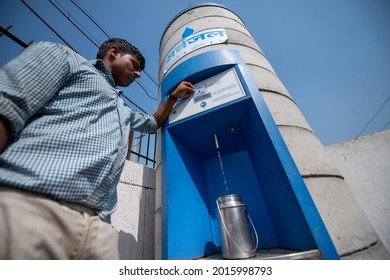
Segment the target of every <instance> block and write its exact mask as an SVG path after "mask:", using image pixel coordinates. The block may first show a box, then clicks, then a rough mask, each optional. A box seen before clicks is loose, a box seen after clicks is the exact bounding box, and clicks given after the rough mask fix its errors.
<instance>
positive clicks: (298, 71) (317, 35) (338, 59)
mask: <svg viewBox="0 0 390 280" xmlns="http://www.w3.org/2000/svg"><path fill="white" fill-rule="evenodd" d="M24 1H25V2H27V3H28V4H29V5H30V6H31V7H32V8H33V9H34V10H35V11H36V12H37V13H38V14H39V15H40V16H41V17H42V18H44V19H45V20H46V21H47V22H48V23H49V24H50V25H51V26H52V27H53V28H54V29H56V30H57V31H58V32H59V33H60V34H61V36H62V37H64V38H65V40H66V41H67V42H68V43H70V44H71V45H72V46H73V47H74V48H75V49H77V51H78V52H79V53H80V54H81V55H83V56H84V57H86V58H87V59H94V57H95V54H96V51H97V47H96V46H95V45H94V44H92V43H91V42H90V41H89V40H88V39H86V38H85V37H84V35H83V34H82V33H81V32H80V31H78V30H77V29H76V28H75V27H74V26H73V25H72V24H71V23H69V21H68V20H67V19H66V18H65V17H64V16H63V15H62V14H61V13H60V12H59V11H58V10H57V9H56V8H55V7H54V6H53V5H52V4H51V3H50V2H49V1H48V0H24ZM52 2H53V3H55V4H56V5H57V6H59V5H61V6H62V7H64V8H65V9H66V12H65V13H66V14H68V13H70V14H71V16H72V18H71V19H72V20H73V21H77V22H79V23H81V24H82V26H83V27H84V28H85V29H86V30H87V32H89V33H90V34H91V35H93V37H94V38H95V39H96V40H95V39H94V40H95V41H96V43H97V44H98V45H100V44H101V43H102V42H103V41H104V40H106V38H107V37H106V35H105V34H103V32H101V31H100V30H99V29H98V28H97V27H96V25H94V24H93V23H92V21H91V20H90V19H89V18H88V17H86V16H85V15H84V14H83V13H81V12H80V10H79V9H78V8H77V7H76V6H75V5H74V4H73V3H72V2H71V1H70V0H52ZM205 2H208V1H197V0H191V1H185V0H164V1H160V0H142V1H133V0H110V1H102V0H95V1H92V0H77V1H76V3H78V4H80V5H81V6H82V7H83V8H85V9H86V10H87V12H88V13H89V14H90V15H92V17H93V19H94V20H95V21H97V22H98V23H99V24H100V25H101V26H102V27H103V28H104V29H105V31H106V32H107V33H108V34H109V35H110V36H113V37H122V38H124V39H126V40H128V41H129V42H132V43H133V44H134V45H136V46H137V47H138V48H140V49H141V51H142V52H143V53H144V55H145V57H146V58H147V64H146V71H147V72H148V73H149V74H150V75H151V76H152V77H153V78H154V80H157V74H158V73H157V71H158V61H159V43H160V39H161V36H162V33H163V32H164V29H165V28H166V26H167V24H168V23H169V21H170V20H171V19H172V18H173V17H174V16H176V15H177V14H178V13H179V12H180V11H182V10H183V9H185V8H188V7H189V6H194V5H197V4H201V3H205ZM214 2H215V3H218V4H222V5H225V6H226V7H228V8H230V9H231V10H232V11H234V12H235V13H236V14H237V15H238V16H239V17H240V18H241V19H242V20H243V21H244V23H245V24H246V26H247V28H248V30H249V31H250V32H251V34H252V35H253V37H254V38H255V40H256V41H257V43H258V44H259V46H260V48H261V49H262V50H263V52H264V53H265V55H266V57H267V58H268V60H269V61H270V63H271V65H272V66H273V68H274V69H275V71H276V72H277V74H278V76H279V78H280V79H281V81H282V82H283V84H284V85H285V86H286V88H287V89H288V91H289V92H290V94H291V96H292V97H293V98H294V100H295V102H296V103H297V104H298V106H299V108H300V109H301V111H302V113H303V114H304V116H305V117H306V119H307V121H308V122H309V124H310V125H311V126H312V128H313V130H314V132H315V133H316V134H317V135H318V137H319V138H320V140H321V142H322V143H323V144H324V145H326V146H327V145H332V144H335V143H338V142H342V141H346V140H350V139H354V138H356V137H358V136H364V135H368V134H372V133H375V132H378V131H381V130H386V129H390V53H389V50H390V1H387V0H326V1H325V0H322V1H319V0H295V1H291V0H273V1H271V0H268V1H267V0H240V1H238V0H219V1H214ZM9 24H12V25H13V26H14V27H13V28H12V29H11V30H10V31H11V32H12V33H13V34H14V35H16V36H17V37H18V38H20V39H22V40H23V41H25V42H26V43H27V42H29V41H30V40H33V41H42V40H45V41H56V42H60V43H62V41H61V40H60V39H59V38H58V37H57V36H56V35H55V34H54V33H53V32H52V31H51V30H50V29H49V28H47V27H46V26H45V25H44V24H43V23H42V22H41V21H40V20H39V19H38V18H37V17H36V16H35V15H34V14H33V13H32V12H31V11H30V10H29V9H28V8H27V7H26V6H25V5H24V4H23V3H22V2H21V1H19V0H2V4H1V9H0V25H1V26H2V27H6V26H8V25H9ZM0 50H1V52H0V66H2V65H4V64H5V63H6V62H7V61H8V60H10V59H11V58H13V57H14V56H16V55H17V54H18V53H19V52H20V51H21V50H22V48H21V47H20V46H18V45H17V44H16V43H14V42H13V41H11V40H10V39H8V38H6V37H5V36H2V37H0ZM140 82H141V83H142V85H143V86H144V87H145V88H146V89H147V90H148V92H149V95H151V96H152V98H150V97H148V96H147V95H146V94H145V92H144V91H143V90H142V89H141V87H140V86H138V85H137V84H135V83H134V84H133V85H131V86H130V87H129V88H126V89H125V92H126V95H127V96H128V97H130V98H131V99H132V100H133V101H134V102H135V103H137V104H138V105H139V106H141V107H142V108H143V109H144V110H146V111H147V112H149V113H153V112H154V111H155V109H156V107H157V101H156V100H155V99H154V98H156V97H157V94H158V88H157V86H156V85H155V84H154V83H153V82H152V81H151V79H149V78H148V77H147V76H146V75H143V77H142V78H141V79H140ZM363 129H364V130H363ZM362 130H363V131H362Z"/></svg>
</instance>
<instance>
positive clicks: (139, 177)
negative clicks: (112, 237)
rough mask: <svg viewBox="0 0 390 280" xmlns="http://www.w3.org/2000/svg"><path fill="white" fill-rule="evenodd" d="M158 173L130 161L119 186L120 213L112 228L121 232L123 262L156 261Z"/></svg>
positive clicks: (120, 242)
mask: <svg viewBox="0 0 390 280" xmlns="http://www.w3.org/2000/svg"><path fill="white" fill-rule="evenodd" d="M155 193H156V172H155V170H154V169H151V168H148V167H145V166H143V165H141V164H138V163H134V162H131V161H126V163H125V167H124V169H123V172H122V174H121V178H120V181H119V184H118V209H117V211H116V212H115V214H113V215H112V218H111V220H112V224H113V226H114V227H116V228H117V229H118V231H119V253H120V258H121V259H122V260H152V259H154V258H155V257H154V220H155V219H154V208H155V197H156V194H155Z"/></svg>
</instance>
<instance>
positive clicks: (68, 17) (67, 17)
mask: <svg viewBox="0 0 390 280" xmlns="http://www.w3.org/2000/svg"><path fill="white" fill-rule="evenodd" d="M49 2H50V3H51V4H52V5H53V6H54V7H55V8H56V9H57V10H58V11H59V12H60V13H61V14H62V15H63V16H64V17H65V18H66V19H67V20H68V21H69V22H70V23H72V24H73V26H74V27H76V28H77V29H78V30H79V31H80V32H81V33H82V34H83V35H84V36H85V37H86V38H87V39H88V40H89V41H90V42H91V43H92V44H94V45H95V46H96V47H97V48H99V45H98V44H96V43H95V42H94V41H92V39H91V38H90V37H89V36H88V35H87V34H85V33H84V31H82V30H81V28H80V27H78V25H77V24H75V23H74V22H73V21H72V20H71V19H70V17H71V16H70V14H69V13H68V14H69V15H68V16H67V15H66V14H65V13H64V12H63V11H62V10H61V9H60V8H59V7H58V6H57V5H56V4H54V3H53V2H52V1H51V0H49ZM55 2H56V3H57V4H58V5H60V4H59V3H58V2H57V1H55ZM60 6H61V5H60ZM61 7H62V6H61ZM62 9H64V7H62ZM65 11H66V10H65ZM78 24H80V23H78ZM84 29H85V28H84Z"/></svg>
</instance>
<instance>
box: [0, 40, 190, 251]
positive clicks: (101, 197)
mask: <svg viewBox="0 0 390 280" xmlns="http://www.w3.org/2000/svg"><path fill="white" fill-rule="evenodd" d="M144 67H145V59H144V57H143V56H142V54H141V52H140V51H139V50H138V49H137V48H135V47H134V46H132V45H131V44H130V43H128V42H126V41H125V40H123V39H115V38H114V39H109V40H108V41H106V42H105V43H103V44H102V46H101V47H100V49H99V52H98V54H97V60H95V61H87V60H85V59H84V58H83V57H81V56H80V55H78V54H76V53H75V52H73V51H72V50H70V49H69V48H67V47H64V46H61V45H58V44H54V43H48V42H40V43H36V44H34V45H32V46H30V47H28V48H27V49H26V50H24V51H23V52H22V53H21V54H20V55H19V56H18V57H16V58H15V59H14V60H12V61H11V62H9V63H8V64H7V65H5V66H4V67H3V69H1V70H0V151H1V154H0V259H117V258H118V249H117V245H118V243H117V242H118V233H117V231H116V230H115V229H113V227H112V226H111V225H110V224H109V222H110V215H111V214H112V213H113V212H115V210H116V203H117V193H116V185H117V183H118V181H119V177H120V173H121V171H122V168H123V166H124V161H125V156H126V151H127V139H128V134H129V131H130V129H132V130H136V131H141V132H147V133H155V132H156V130H157V129H158V127H160V126H161V125H162V124H163V123H164V121H165V119H166V118H167V117H168V115H169V113H170V111H171V109H172V107H173V106H174V104H175V101H176V100H177V98H180V97H182V96H184V95H186V94H191V93H193V92H194V88H193V86H192V85H191V84H190V83H188V82H181V83H180V84H179V85H178V87H177V88H176V89H175V90H174V91H173V92H172V93H171V95H170V98H167V100H166V101H165V103H164V104H162V105H161V106H160V107H159V108H158V109H157V111H156V113H155V114H154V115H153V116H148V115H145V114H141V113H139V112H136V111H133V110H131V109H130V108H129V107H127V106H126V105H125V104H124V103H123V101H122V99H121V98H120V94H121V91H120V90H118V89H116V87H117V86H121V87H127V86H129V85H130V84H131V83H132V82H133V81H134V80H135V79H137V78H139V77H140V76H141V71H142V70H143V69H144Z"/></svg>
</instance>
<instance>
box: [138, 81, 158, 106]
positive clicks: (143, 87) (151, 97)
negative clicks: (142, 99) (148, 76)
mask: <svg viewBox="0 0 390 280" xmlns="http://www.w3.org/2000/svg"><path fill="white" fill-rule="evenodd" d="M135 82H136V83H137V84H138V85H139V86H140V87H141V88H142V89H143V90H144V91H145V93H146V95H147V96H148V97H149V98H150V99H154V100H156V101H158V100H157V98H156V97H153V96H151V95H149V93H148V92H147V90H146V88H145V86H144V85H143V84H141V82H139V81H137V80H135Z"/></svg>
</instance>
